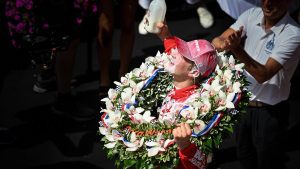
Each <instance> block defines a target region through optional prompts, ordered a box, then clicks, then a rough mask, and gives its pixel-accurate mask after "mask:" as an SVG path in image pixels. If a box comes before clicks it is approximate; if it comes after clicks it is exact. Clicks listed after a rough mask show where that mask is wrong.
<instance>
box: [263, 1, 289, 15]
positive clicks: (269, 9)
mask: <svg viewBox="0 0 300 169" xmlns="http://www.w3.org/2000/svg"><path fill="white" fill-rule="evenodd" d="M289 1H290V0H261V7H262V10H263V13H264V16H265V18H266V19H270V20H277V19H280V18H281V17H282V16H283V15H284V14H285V12H286V11H287V9H288V4H289Z"/></svg>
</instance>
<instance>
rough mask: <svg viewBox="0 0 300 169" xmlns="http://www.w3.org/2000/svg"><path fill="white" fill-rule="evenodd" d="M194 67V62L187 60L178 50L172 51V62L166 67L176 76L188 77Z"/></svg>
mask: <svg viewBox="0 0 300 169" xmlns="http://www.w3.org/2000/svg"><path fill="white" fill-rule="evenodd" d="M191 67H192V62H191V61H188V60H187V59H185V58H184V57H183V56H182V55H181V54H180V53H179V52H178V50H177V48H173V49H171V53H170V62H169V63H168V64H167V65H166V67H165V68H166V70H167V71H168V72H170V73H171V74H172V75H174V76H181V77H185V76H186V77H188V73H189V72H190V70H191Z"/></svg>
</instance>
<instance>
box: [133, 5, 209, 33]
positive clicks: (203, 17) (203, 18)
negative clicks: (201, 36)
mask: <svg viewBox="0 0 300 169" xmlns="http://www.w3.org/2000/svg"><path fill="white" fill-rule="evenodd" d="M171 2H172V1H170V3H171ZM185 2H186V3H187V4H189V5H198V7H197V10H196V11H197V14H198V16H199V22H200V24H201V26H202V27H203V28H205V29H208V28H210V27H212V25H213V24H214V17H213V15H212V14H211V12H210V11H209V10H208V9H207V8H206V6H205V3H203V2H201V0H185ZM150 3H151V0H139V5H140V6H141V7H142V8H143V9H145V10H146V11H147V10H148V8H149V5H150ZM166 3H168V2H166ZM167 11H168V10H167ZM145 16H146V15H144V17H143V19H142V20H141V22H140V23H139V27H138V28H139V33H140V34H141V35H145V34H147V33H148V32H147V31H146V30H145V29H144V22H145Z"/></svg>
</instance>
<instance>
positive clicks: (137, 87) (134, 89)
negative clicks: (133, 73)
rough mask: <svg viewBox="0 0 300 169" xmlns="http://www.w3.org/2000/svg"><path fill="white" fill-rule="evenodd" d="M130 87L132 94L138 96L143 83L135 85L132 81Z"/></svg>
mask: <svg viewBox="0 0 300 169" xmlns="http://www.w3.org/2000/svg"><path fill="white" fill-rule="evenodd" d="M130 87H131V88H132V93H133V94H138V93H139V92H140V90H141V89H142V88H143V87H144V81H141V82H139V83H138V84H136V83H135V82H134V81H130Z"/></svg>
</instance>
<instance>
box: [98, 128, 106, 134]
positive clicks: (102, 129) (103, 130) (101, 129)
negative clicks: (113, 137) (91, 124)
mask: <svg viewBox="0 0 300 169" xmlns="http://www.w3.org/2000/svg"><path fill="white" fill-rule="evenodd" d="M99 132H100V133H101V134H102V135H107V134H108V130H107V128H106V127H99Z"/></svg>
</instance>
